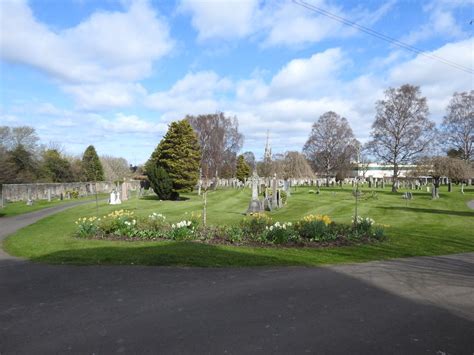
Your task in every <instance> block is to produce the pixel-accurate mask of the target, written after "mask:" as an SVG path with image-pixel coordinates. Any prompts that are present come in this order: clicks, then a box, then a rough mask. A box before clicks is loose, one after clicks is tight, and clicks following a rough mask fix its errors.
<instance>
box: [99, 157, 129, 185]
mask: <svg viewBox="0 0 474 355" xmlns="http://www.w3.org/2000/svg"><path fill="white" fill-rule="evenodd" d="M100 162H101V164H102V167H103V168H104V175H105V180H106V181H118V180H123V179H125V178H129V177H130V176H131V175H132V172H131V170H130V167H129V165H128V162H127V160H126V159H125V158H117V157H112V156H109V155H103V156H101V157H100Z"/></svg>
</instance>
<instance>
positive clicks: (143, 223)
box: [138, 212, 168, 232]
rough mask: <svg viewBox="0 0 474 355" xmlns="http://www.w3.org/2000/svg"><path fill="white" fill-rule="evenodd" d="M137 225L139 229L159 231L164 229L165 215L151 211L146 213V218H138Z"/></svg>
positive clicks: (165, 224)
mask: <svg viewBox="0 0 474 355" xmlns="http://www.w3.org/2000/svg"><path fill="white" fill-rule="evenodd" d="M138 226H139V229H141V230H150V231H154V232H157V231H161V230H163V229H165V228H166V227H167V226H168V224H167V223H166V217H165V216H164V215H162V214H161V213H156V212H153V213H152V214H150V215H148V217H146V218H140V219H138Z"/></svg>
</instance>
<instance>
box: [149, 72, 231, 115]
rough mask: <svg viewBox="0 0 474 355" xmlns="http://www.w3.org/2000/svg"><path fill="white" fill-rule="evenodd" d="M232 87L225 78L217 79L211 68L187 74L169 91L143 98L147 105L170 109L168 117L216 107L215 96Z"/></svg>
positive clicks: (163, 109)
mask: <svg viewBox="0 0 474 355" xmlns="http://www.w3.org/2000/svg"><path fill="white" fill-rule="evenodd" d="M231 88H232V83H231V81H230V80H229V79H226V78H220V77H219V76H218V75H217V74H216V73H215V72H213V71H202V72H197V73H188V74H186V76H184V77H183V78H182V79H180V80H178V81H177V82H176V83H175V84H174V85H173V86H172V87H171V89H170V90H168V91H160V92H155V93H152V94H150V95H149V96H148V97H147V98H146V99H145V104H146V105H147V107H149V108H153V109H156V110H161V111H164V112H167V111H168V112H170V111H172V112H173V115H171V116H167V117H170V118H174V119H177V118H180V117H182V116H184V115H186V114H193V115H194V114H202V113H209V112H215V111H217V110H218V109H219V103H218V98H219V97H221V96H222V95H223V94H225V93H226V92H227V91H229V90H230V89H231Z"/></svg>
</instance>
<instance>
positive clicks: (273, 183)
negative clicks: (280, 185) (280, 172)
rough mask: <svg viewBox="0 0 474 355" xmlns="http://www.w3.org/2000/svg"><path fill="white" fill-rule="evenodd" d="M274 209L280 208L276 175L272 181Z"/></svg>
mask: <svg viewBox="0 0 474 355" xmlns="http://www.w3.org/2000/svg"><path fill="white" fill-rule="evenodd" d="M272 208H278V198H277V178H276V174H275V175H274V176H273V180H272Z"/></svg>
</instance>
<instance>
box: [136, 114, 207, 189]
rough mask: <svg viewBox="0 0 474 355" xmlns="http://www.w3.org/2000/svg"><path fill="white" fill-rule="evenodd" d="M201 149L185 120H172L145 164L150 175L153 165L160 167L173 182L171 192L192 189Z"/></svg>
mask: <svg viewBox="0 0 474 355" xmlns="http://www.w3.org/2000/svg"><path fill="white" fill-rule="evenodd" d="M200 162H201V149H200V147H199V141H198V139H197V136H196V133H195V132H194V130H193V128H192V127H191V125H190V124H189V122H188V121H187V120H181V121H177V122H172V123H171V124H170V126H169V128H168V132H166V135H165V136H164V138H163V139H162V140H161V142H160V144H158V146H157V147H156V149H155V151H154V152H153V154H152V155H151V157H150V159H149V160H148V162H147V163H146V165H145V170H146V173H147V175H148V176H150V174H151V172H152V170H153V167H154V166H159V167H162V168H163V169H164V170H165V171H166V172H167V173H168V175H169V177H170V178H171V181H172V182H173V192H175V193H176V194H175V197H178V195H177V193H179V192H183V191H192V189H193V187H194V186H195V185H196V183H197V181H198V178H199V164H200Z"/></svg>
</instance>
